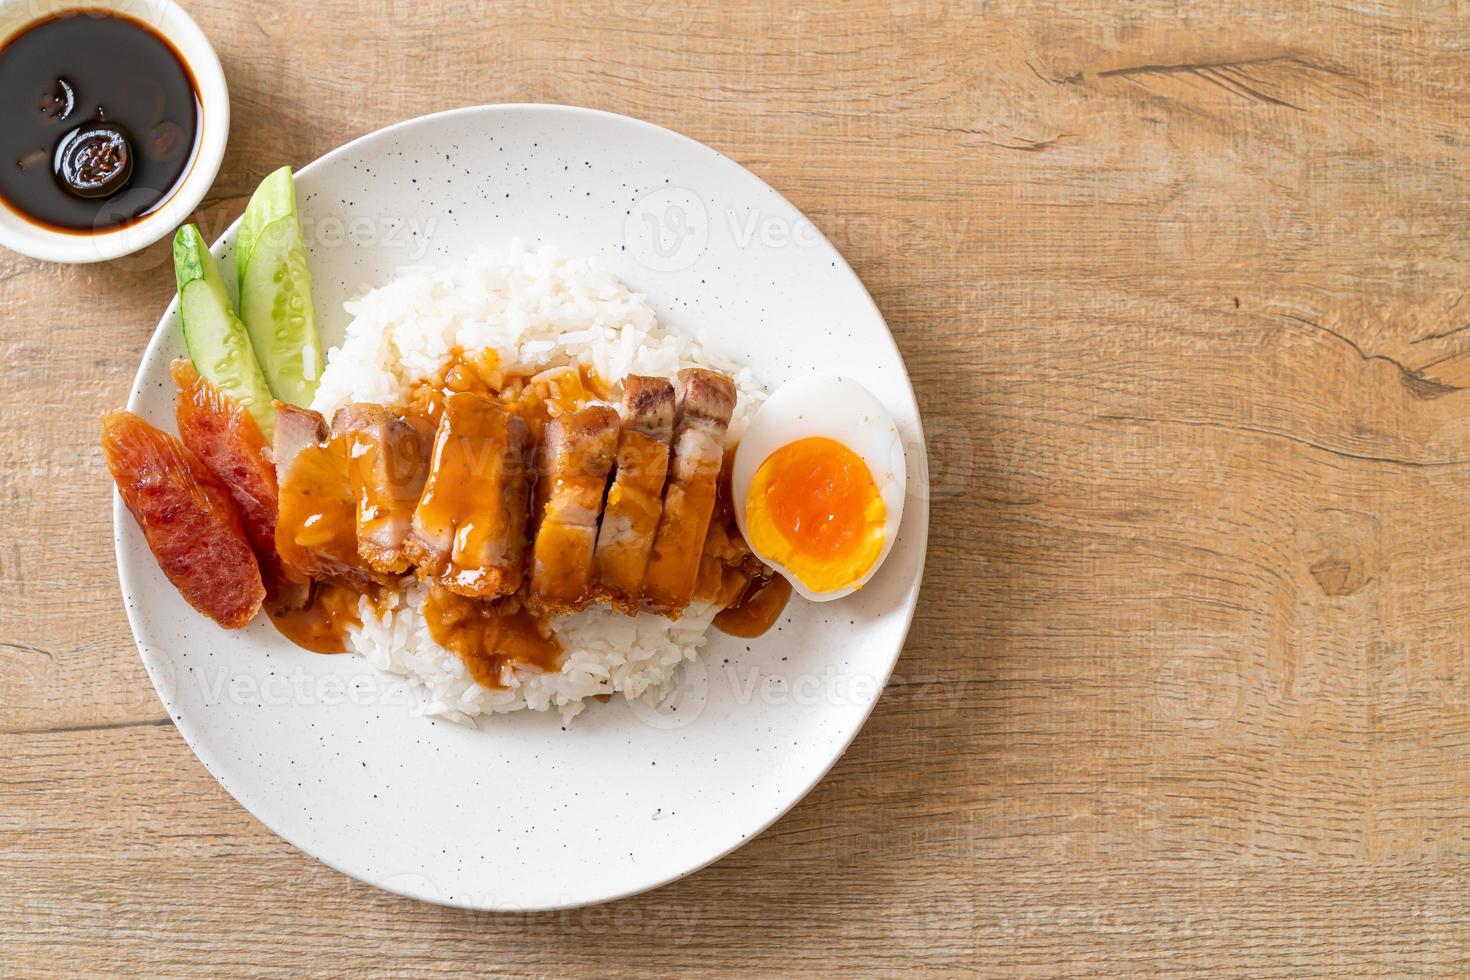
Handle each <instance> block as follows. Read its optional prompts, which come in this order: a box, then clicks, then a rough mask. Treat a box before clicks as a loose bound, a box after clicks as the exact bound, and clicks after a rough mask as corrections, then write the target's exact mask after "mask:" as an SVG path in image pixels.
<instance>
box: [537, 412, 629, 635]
mask: <svg viewBox="0 0 1470 980" xmlns="http://www.w3.org/2000/svg"><path fill="white" fill-rule="evenodd" d="M620 425H621V423H620V421H619V419H618V413H617V412H615V411H613V410H612V409H611V408H608V407H606V406H604V405H591V406H588V407H587V408H584V409H582V410H581V411H579V412H577V413H576V414H575V415H571V416H564V417H562V418H558V419H553V420H552V421H550V422H548V423H547V425H546V428H545V429H544V430H542V442H541V456H540V462H539V465H538V470H539V476H538V479H537V483H536V488H537V490H536V494H537V501H538V506H537V508H536V513H537V518H538V524H537V529H536V546H535V553H534V555H533V557H532V561H531V595H530V601H531V604H532V605H533V606H535V607H536V608H538V609H540V610H542V611H543V612H547V613H553V614H560V613H568V612H574V611H575V610H578V609H581V608H582V607H583V606H585V605H587V603H588V602H589V601H590V600H591V598H592V552H593V547H594V545H595V544H596V542H597V517H598V514H599V513H600V512H601V510H602V495H603V491H604V490H605V489H607V476H608V473H609V472H610V471H611V470H612V465H613V457H614V455H615V453H616V451H617V445H618V429H619V427H620Z"/></svg>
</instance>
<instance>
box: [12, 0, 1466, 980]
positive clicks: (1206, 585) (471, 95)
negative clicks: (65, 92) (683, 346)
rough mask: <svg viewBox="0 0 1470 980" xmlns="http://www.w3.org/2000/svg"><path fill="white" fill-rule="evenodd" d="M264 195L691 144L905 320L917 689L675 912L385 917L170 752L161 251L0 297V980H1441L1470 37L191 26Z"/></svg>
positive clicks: (1269, 15) (1456, 786)
mask: <svg viewBox="0 0 1470 980" xmlns="http://www.w3.org/2000/svg"><path fill="white" fill-rule="evenodd" d="M188 6H189V7H190V10H191V12H192V13H193V14H194V15H195V17H196V18H197V19H198V20H199V21H200V23H201V25H202V26H203V27H204V29H205V30H206V31H207V32H208V33H209V34H210V36H211V37H212V38H213V39H214V41H215V43H216V45H217V46H218V48H219V51H220V54H221V57H222V59H223V61H224V65H225V70H226V73H227V75H228V78H229V82H230V86H231V90H232V93H233V105H234V114H235V118H234V127H233V136H232V139H231V144H230V150H229V154H228V156H227V157H226V160H225V165H224V169H223V171H222V172H221V174H220V177H219V180H218V183H217V185H216V187H215V189H214V191H213V192H212V196H211V197H210V199H209V200H208V201H207V202H206V204H205V206H204V208H203V209H202V212H201V214H200V215H199V216H198V218H199V220H200V221H201V223H202V225H203V226H204V228H205V230H206V231H207V232H210V233H211V235H212V233H213V232H216V231H219V230H221V229H223V227H224V226H225V225H226V224H227V223H228V222H229V221H230V220H232V219H233V218H234V217H235V216H236V215H238V213H239V212H240V210H241V209H242V207H243V205H244V199H245V196H246V195H247V194H248V192H249V191H250V189H251V188H252V187H253V186H254V184H255V182H256V181H257V180H258V179H259V178H260V177H262V176H263V175H264V174H265V173H267V172H268V171H270V170H271V169H273V168H275V167H276V166H278V165H280V164H282V163H293V164H298V165H299V164H303V163H305V162H307V161H309V160H310V159H312V158H313V157H315V156H317V155H318V154H320V153H322V152H324V151H326V150H328V149H330V148H332V147H333V146H335V145H337V144H339V143H341V142H342V141H344V140H346V139H348V138H350V137H353V136H356V135H359V134H361V133H364V132H367V131H369V130H372V129H374V128H377V127H378V126H381V125H384V124H387V123H390V122H393V121H396V120H399V119H402V118H405V117H409V116H413V115H417V114H420V113H423V112H428V111H431V110H435V109H441V108H446V107H449V106H454V105H463V104H472V103H479V102H502V101H552V102H565V103H575V104H582V105H588V106H594V107H598V108H604V109H610V110H614V111H618V112H623V113H628V114H631V115H635V116H639V117H642V118H645V119H649V120H651V121H653V122H656V123H660V124H662V125H666V126H669V127H672V128H674V129H677V130H679V131H682V132H684V133H687V134H688V135H690V136H692V137H694V138H696V139H699V140H702V141H705V142H707V143H709V144H710V145H712V146H715V147H717V148H718V149H720V150H722V151H723V152H725V153H726V154H728V155H729V156H730V157H732V158H734V159H736V160H738V161H740V162H742V163H744V164H746V165H747V166H749V167H751V168H752V169H753V170H754V171H755V172H756V173H758V174H760V175H761V176H762V177H763V178H765V179H766V180H768V181H769V182H770V183H772V184H773V185H774V186H775V187H776V188H777V189H779V190H780V191H782V192H783V193H784V194H786V195H787V196H789V197H790V198H791V199H792V200H793V201H794V202H795V203H796V204H797V205H798V206H799V207H801V208H802V209H804V210H805V211H806V212H807V214H808V215H810V216H811V217H812V219H813V220H814V221H815V222H816V224H817V225H818V226H819V227H820V228H822V229H823V230H824V231H825V232H826V233H827V234H828V236H829V237H831V238H832V240H833V241H834V242H835V243H836V245H837V246H838V247H839V248H840V249H841V250H842V251H843V253H844V254H845V255H846V256H847V257H848V258H849V260H850V261H851V262H852V264H853V266H854V267H855V268H856V269H857V271H858V272H859V274H860V275H861V276H862V277H863V279H864V281H865V282H866V283H867V285H868V286H869V288H870V289H871V291H872V292H873V294H874V297H875V298H876V300H877V302H878V304H879V306H880V307H881V308H882V310H883V312H884V314H885V315H886V316H887V318H888V320H889V323H890V324H891V325H892V327H893V330H894V332H895V334H896V335H897V337H898V341H899V345H900V346H901V348H902V349H903V352H904V355H905V357H906V358H907V361H908V364H909V367H910V370H911V371H912V374H913V378H914V383H915V386H916V388H917V391H918V395H919V399H920V403H921V406H922V408H923V410H924V413H925V421H926V426H927V429H928V432H929V434H930V441H931V450H930V451H931V455H932V457H933V460H934V467H933V472H932V474H931V486H930V492H931V494H932V504H933V528H934V530H933V537H932V550H931V553H930V557H929V561H928V567H927V570H926V580H925V587H924V593H923V598H922V600H921V604H920V608H919V614H918V618H917V621H916V622H915V625H914V630H913V634H912V637H911V639H910V642H909V644H908V647H907V649H906V651H905V653H904V657H903V659H902V661H901V662H900V665H899V669H898V675H899V676H898V677H897V678H896V679H895V682H894V683H893V685H892V686H891V687H890V689H889V690H888V692H887V693H886V694H885V695H884V698H883V700H882V703H881V704H880V706H879V708H878V710H877V712H876V714H875V715H874V717H873V719H872V721H871V722H870V723H869V725H868V726H867V728H866V729H865V730H864V731H863V733H862V734H861V736H860V737H859V738H858V740H857V741H856V743H855V744H854V745H853V747H852V749H851V750H850V751H849V753H848V754H847V756H846V757H845V758H844V759H843V760H842V762H841V763H839V765H838V766H837V767H836V769H835V770H834V771H833V773H832V774H831V776H830V777H829V778H828V779H827V780H826V781H824V782H823V783H822V784H821V785H820V786H819V787H818V788H817V790H816V791H815V792H814V793H813V794H812V795H811V796H810V797H809V798H808V799H807V800H806V801H805V802H803V803H802V804H801V805H800V806H798V807H797V808H796V809H795V811H793V812H792V813H791V814H790V815H788V816H787V817H786V818H784V819H783V820H781V821H780V822H779V823H777V824H776V825H775V826H774V827H773V828H772V829H771V830H769V831H768V832H767V833H765V834H764V835H762V836H761V837H760V838H759V839H758V840H755V841H754V842H752V843H751V844H750V845H748V846H747V847H745V848H744V849H742V850H740V851H739V852H737V853H736V854H734V855H732V856H731V857H729V858H727V859H726V860H724V861H722V862H720V863H719V864H717V865H715V866H714V867H712V868H710V869H708V870H706V871H704V872H701V873H700V874H698V875H695V876H694V877H692V878H690V879H687V880H685V881H682V882H679V883H677V884H674V885H671V886H669V887H667V888H664V889H661V890H659V891H656V892H654V893H652V894H648V895H645V896H641V897H638V898H634V899H630V900H627V901H623V902H619V903H616V904H614V905H611V906H606V907H602V908H597V909H590V910H584V911H578V912H569V913H565V914H551V915H531V916H495V915H482V914H471V913H464V912H456V911H450V910H445V909H439V908H435V907H431V906H427V905H420V904H415V903H413V902H409V901H404V900H400V899H397V898H393V897H390V896H388V895H386V894H383V893H379V892H376V891H373V890H372V889H369V888H367V887H366V886H363V885H359V884H357V883H356V882H354V881H351V880H349V879H347V878H344V877H343V876H341V875H338V874H337V873H335V872H333V871H331V870H329V869H327V868H325V867H323V866H320V865H318V864H316V863H314V862H313V861H311V860H310V859H308V858H306V857H304V856H303V855H302V854H300V853H298V852H296V851H295V850H293V849H292V848H291V847H289V846H287V845H286V844H284V843H282V842H281V841H279V840H278V839H276V838H275V837H274V836H273V835H272V834H271V833H270V832H269V831H267V830H266V829H265V828H264V827H262V826H261V825H260V824H258V823H257V822H255V820H254V819H253V818H251V817H250V816H249V815H248V814H247V813H246V812H245V811H244V810H243V809H241V808H240V807H239V806H238V805H236V804H235V803H234V802H233V801H232V800H231V799H230V798H229V797H228V796H227V795H226V794H225V793H224V791H223V790H222V789H220V788H219V787H218V786H217V785H216V784H215V782H214V781H213V779H211V778H210V776H209V775H208V773H206V772H205V770H204V769H203V767H202V766H200V765H199V764H198V763H197V762H196V761H195V760H194V758H193V756H192V755H191V754H190V752H189V750H188V749H187V747H186V746H185V745H184V743H183V741H182V740H181V739H180V738H179V737H178V735H177V733H176V732H175V731H174V730H173V728H172V727H171V726H170V725H169V724H168V722H167V719H166V718H165V717H164V716H163V713H162V710H161V708H160V706H159V704H158V702H157V700H156V698H155V697H154V695H153V692H152V690H151V689H150V687H149V685H148V682H147V678H146V677H145V675H144V673H143V670H142V669H141V666H140V665H139V662H138V659H137V655H136V653H135V652H134V650H133V647H132V644H131V641H130V638H129V634H128V630H127V625H126V622H125V620H124V617H123V612H122V608H121V603H120V602H119V601H118V591H117V585H116V574H115V570H114V566H113V561H112V554H111V551H112V549H111V540H110V534H109V520H110V518H109V508H108V492H109V491H108V484H107V480H106V477H105V472H104V470H103V468H102V466H101V464H100V459H99V455H98V452H97V449H96V436H97V426H96V418H97V415H98V413H99V412H101V411H102V410H104V409H106V408H109V407H112V406H115V405H117V404H119V403H121V402H122V401H123V399H124V398H125V397H126V393H127V389H128V384H129V381H130V379H131V377H132V374H133V371H134V369H135V367H136V365H137V362H138V359H139V356H140V353H141V351H142V349H143V347H144V344H145V343H146V341H147V339H148V337H149V334H150V332H151V330H152V327H153V324H154V322H155V321H156V319H157V317H158V314H159V311H160V310H161V309H162V308H163V307H164V305H165V304H166V302H167V301H168V299H169V295H170V292H171V290H172V284H171V282H170V277H169V275H168V270H167V265H166V258H167V256H166V251H165V247H164V246H162V245H160V246H155V247H154V248H152V249H149V250H147V251H146V252H144V253H143V254H141V255H140V256H134V257H132V258H128V259H124V260H120V261H118V262H113V263H109V264H104V265H100V266H92V267H85V268H65V267H61V266H54V265H45V264H42V263H38V262H34V261H32V260H29V259H26V258H23V257H21V256H17V255H14V254H10V253H0V351H3V358H0V361H3V366H0V409H3V413H4V415H3V417H4V420H5V423H6V425H5V434H4V436H3V438H0V590H3V591H0V944H3V951H0V952H3V955H0V972H4V973H12V972H13V973H15V974H27V975H52V974H73V975H98V974H104V975H106V974H116V973H121V972H129V973H132V972H139V973H143V974H146V975H158V976H164V975H178V976H184V975H197V974H199V973H200V972H208V973H210V974H242V973H261V974H270V975H280V976H294V975H299V974H302V973H342V972H348V971H355V970H363V971H372V972H375V973H389V974H395V975H397V974H402V975H450V974H455V973H460V972H465V971H470V970H473V971H475V972H477V973H495V974H507V975H509V974H538V975H558V976H560V975H585V976H595V977H608V976H631V975H638V974H642V973H645V972H653V973H661V974H670V973H688V974H699V975H710V976H728V975H732V974H744V975H759V976H769V975H778V974H789V975H798V974H806V975H892V974H896V973H900V972H903V973H922V974H925V975H936V976H937V975H956V974H962V973H975V972H978V973H982V974H987V975H991V974H993V975H1014V974H1034V975H1062V974H1115V973H1122V972H1134V971H1137V972H1151V973H1169V974H1180V975H1183V974H1219V973H1226V974H1234V975H1250V976H1278V975H1281V976H1284V975H1299V974H1367V975H1384V974H1391V975H1407V974H1422V973H1442V974H1463V973H1465V972H1467V971H1470V952H1467V950H1470V917H1467V914H1466V904H1467V899H1470V829H1467V828H1470V661H1467V656H1466V645H1465V635H1466V628H1465V623H1466V622H1467V619H1470V598H1467V591H1470V590H1467V588H1466V584H1467V581H1470V577H1467V574H1466V569H1467V566H1470V545H1467V542H1470V440H1467V436H1470V394H1467V393H1466V391H1465V388H1466V386H1467V385H1470V330H1466V327H1467V325H1470V301H1466V291H1467V289H1470V268H1467V260H1470V245H1467V241H1470V239H1467V234H1470V217H1467V212H1466V209H1465V208H1464V207H1463V202H1464V201H1465V200H1466V199H1467V198H1470V186H1467V179H1470V171H1467V164H1470V152H1467V147H1466V133H1467V122H1470V88H1467V82H1466V72H1465V55H1464V51H1465V47H1464V40H1465V36H1466V34H1465V31H1466V24H1467V20H1466V16H1467V10H1466V8H1465V6H1464V4H1463V3H1460V2H1455V0H1449V2H1441V3H1429V4H1426V5H1423V6H1420V7H1411V6H1404V7H1402V8H1400V7H1397V6H1395V5H1390V4H1379V3H1346V2H1328V3H1322V4H1286V5H1285V6H1278V5H1276V4H1265V3H1258V2H1253V0H1246V2H1244V3H1241V4H1229V5H1225V4H1215V3H1193V4H1186V5H1184V6H1183V7H1180V6H1179V5H1176V4H1172V3H1170V4H1165V3H1159V4H1149V3H1130V4H1121V5H1120V4H1100V3H1060V4H1054V3H1037V4H1025V5H1017V4H1012V3H1004V2H1000V0H996V2H991V3H983V2H975V3H969V2H961V0H928V2H921V0H903V2H899V3H893V2H888V0H882V2H878V0H854V2H851V3H847V4H843V5H840V6H838V5H825V4H816V3H807V2H797V3H794V4H792V3H746V2H741V3H720V4H716V3H700V4H693V5H691V4H684V3H675V2H669V0H648V2H643V0H594V2H592V3H589V4H586V5H582V4H574V3H571V2H569V0H549V2H542V3H535V4H531V5H529V6H524V7H522V6H517V5H508V4H488V5H481V4H473V3H469V2H467V0H465V2H462V0H427V2H425V0H413V2H410V0H373V2H347V0H323V2H320V3H315V4H310V5H302V4H298V3H295V2H291V0H283V2H278V3H271V4H259V5H257V4H232V3H227V2H224V0H201V2H194V3H190V4H188Z"/></svg>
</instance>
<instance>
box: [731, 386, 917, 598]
mask: <svg viewBox="0 0 1470 980" xmlns="http://www.w3.org/2000/svg"><path fill="white" fill-rule="evenodd" d="M904 485H905V483H904V456H903V444H902V442H901V441H900V439H899V434H898V428H897V426H895V425H894V423H893V417H892V416H891V415H889V414H888V411H887V410H886V409H885V408H884V407H883V404H882V403H881V402H879V401H878V399H877V398H875V397H873V395H872V393H871V392H869V391H868V389H866V388H864V387H863V386H862V385H860V384H858V383H857V382H856V381H853V380H851V379H849V378H844V377H833V376H817V377H810V378H803V379H801V380H798V381H793V382H791V383H790V384H787V385H785V386H783V387H782V388H780V389H779V390H778V391H777V392H776V393H775V394H773V395H772V396H771V397H770V398H768V399H766V402H765V404H763V405H762V406H761V407H760V409H759V410H758V411H757V412H756V413H755V417H754V418H753V419H751V421H750V426H749V427H748V428H747V429H746V430H745V435H744V437H743V438H741V440H740V446H739V448H737V449H736V450H735V461H734V466H733V468H732V470H731V472H730V492H731V500H732V502H733V504H734V507H735V520H736V523H737V524H739V525H740V533H741V534H743V535H745V540H746V543H748V544H749V545H750V548H751V550H752V551H754V552H755V553H756V555H758V556H759V557H760V559H761V560H762V561H764V562H765V563H766V564H768V565H770V566H772V567H773V568H775V569H776V570H777V571H778V572H780V573H781V574H783V575H785V576H786V578H787V579H789V580H790V581H791V586H792V588H794V589H795V590H796V591H797V592H799V593H800V594H801V595H803V596H805V597H806V598H808V599H812V600H815V601H817V602H824V601H826V600H828V599H839V598H841V597H842V596H845V595H848V594H850V593H852V592H854V591H856V590H857V589H860V588H862V586H863V584H864V583H866V582H867V581H868V579H870V578H872V577H873V573H874V572H876V571H877V570H878V566H879V565H881V564H882V563H883V559H884V558H886V557H888V552H889V550H890V549H891V548H892V547H893V539H894V535H895V534H896V533H897V532H898V522H899V518H901V517H902V516H903V497H904Z"/></svg>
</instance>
